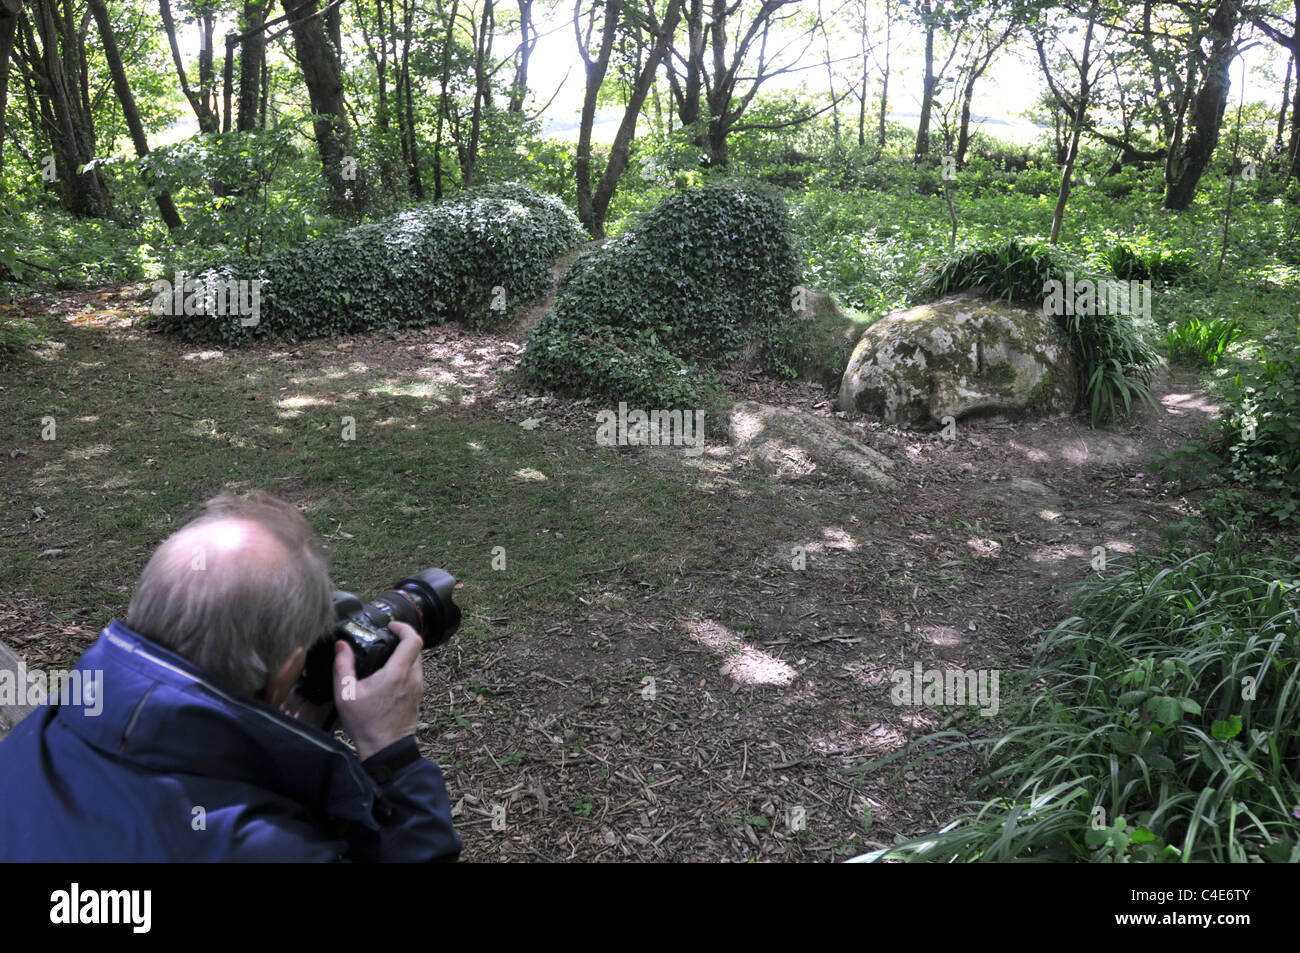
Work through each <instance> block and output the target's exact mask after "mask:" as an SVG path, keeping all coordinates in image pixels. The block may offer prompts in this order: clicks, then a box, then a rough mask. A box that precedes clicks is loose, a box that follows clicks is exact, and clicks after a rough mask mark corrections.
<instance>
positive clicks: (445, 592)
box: [375, 569, 460, 649]
mask: <svg viewBox="0 0 1300 953" xmlns="http://www.w3.org/2000/svg"><path fill="white" fill-rule="evenodd" d="M455 588H456V580H455V578H454V577H453V576H452V575H451V574H450V573H447V572H444V571H443V570H441V569H426V570H424V571H423V572H417V573H415V574H414V575H411V576H407V577H406V578H405V579H399V580H398V581H397V583H396V585H394V586H393V588H392V589H390V590H389V591H388V592H386V593H384V594H383V595H382V596H380V597H379V599H377V600H375V601H376V602H379V601H383V602H384V604H385V605H386V606H390V607H391V608H390V617H391V618H393V619H396V620H397V621H398V622H405V623H406V624H407V625H409V626H411V628H413V629H415V631H416V632H419V633H420V637H421V638H422V639H424V647H425V648H428V649H431V648H434V647H436V646H439V645H442V643H444V642H446V641H447V640H448V639H449V638H451V637H452V635H453V634H454V633H455V632H456V630H457V629H458V628H460V607H459V606H457V605H456V603H455V602H453V601H452V598H451V595H452V592H453V591H454V590H455ZM392 596H397V598H390V597H392Z"/></svg>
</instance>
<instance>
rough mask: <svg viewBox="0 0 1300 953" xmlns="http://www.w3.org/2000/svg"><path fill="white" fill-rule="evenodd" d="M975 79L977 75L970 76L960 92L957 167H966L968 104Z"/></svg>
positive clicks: (973, 90)
mask: <svg viewBox="0 0 1300 953" xmlns="http://www.w3.org/2000/svg"><path fill="white" fill-rule="evenodd" d="M977 79H979V76H978V75H975V76H972V77H971V78H970V79H969V80H968V81H967V83H966V88H965V89H963V90H962V94H961V122H960V124H959V125H958V128H957V154H956V156H955V157H954V158H955V159H956V165H957V168H959V169H964V168H966V150H967V149H969V148H970V104H971V100H972V99H974V97H975V81H976V80H977Z"/></svg>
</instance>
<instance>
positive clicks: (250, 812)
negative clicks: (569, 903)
mask: <svg viewBox="0 0 1300 953" xmlns="http://www.w3.org/2000/svg"><path fill="white" fill-rule="evenodd" d="M77 668H79V669H82V670H83V671H86V672H96V671H98V672H102V673H103V674H102V677H100V680H99V682H98V686H99V690H100V694H101V695H102V705H101V702H100V700H99V699H93V700H92V699H85V700H84V703H83V704H72V705H66V704H65V705H62V706H55V705H51V706H49V707H42V708H38V709H37V710H36V711H34V712H33V713H32V714H31V715H29V716H28V717H27V718H26V719H24V720H23V721H22V722H20V723H19V724H18V725H17V726H16V727H15V728H14V730H13V731H12V732H11V733H10V735H9V736H8V737H7V738H5V740H4V741H0V861H15V860H46V861H125V860H132V861H140V860H144V861H171V860H235V861H247V860H266V861H322V860H377V861H390V860H391V861H431V860H454V859H456V856H457V855H458V854H459V853H460V848H461V843H460V838H459V837H458V836H457V834H456V831H455V829H454V828H453V826H452V822H451V809H450V805H449V803H448V798H447V789H446V787H445V785H444V784H443V779H442V771H441V770H440V769H439V768H438V766H437V765H436V764H433V763H432V762H430V761H427V760H425V759H424V758H422V757H420V755H419V751H418V749H417V748H416V745H415V739H414V738H413V737H408V738H405V739H403V740H402V741H399V742H397V743H396V744H394V745H391V746H389V747H388V748H386V749H385V750H384V751H381V752H379V753H378V754H376V755H374V756H373V757H371V758H369V759H367V761H366V762H365V763H364V765H363V764H362V763H361V762H360V761H358V760H357V757H356V755H355V754H354V753H353V752H352V750H351V749H349V748H348V747H347V746H346V745H344V744H341V743H340V742H338V741H336V740H334V739H333V738H331V737H330V736H328V735H326V734H325V733H324V732H322V731H319V730H317V729H316V728H313V727H311V726H309V725H305V724H303V723H301V722H299V721H296V720H294V719H292V718H289V717H287V716H285V715H282V714H280V713H279V712H278V711H275V710H273V709H271V708H270V707H269V706H267V705H264V704H262V703H261V702H258V701H256V700H254V699H251V698H248V697H245V696H242V695H240V694H238V693H236V692H234V691H232V690H231V689H230V688H229V687H227V686H224V685H222V684H221V683H220V682H219V681H217V680H216V679H214V678H212V677H211V676H209V675H207V674H205V673H204V672H202V671H200V670H199V669H197V668H195V667H194V666H193V665H191V664H190V663H189V662H187V661H185V660H184V659H182V658H181V657H180V656H178V655H176V654H174V653H172V652H169V651H167V650H166V649H163V648H161V647H160V646H158V645H156V644H154V643H153V642H150V641H148V640H147V639H145V638H143V637H142V636H140V635H138V634H136V633H135V632H133V631H131V630H130V629H128V628H127V627H126V626H124V625H122V624H121V623H119V622H116V621H114V622H111V623H110V624H109V626H108V627H107V628H106V629H105V630H104V631H103V632H102V633H101V634H100V637H99V639H98V640H97V641H96V642H95V644H94V645H92V646H91V647H90V649H89V650H88V651H87V652H86V654H85V655H83V656H82V657H81V660H80V661H79V662H78V664H77ZM82 678H83V683H84V681H86V680H88V679H86V676H82ZM77 701H82V700H80V699H79V700H77ZM97 708H101V709H102V710H99V711H98V713H97V714H96V713H95V711H96V709H97Z"/></svg>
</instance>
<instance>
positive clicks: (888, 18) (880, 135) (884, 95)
mask: <svg viewBox="0 0 1300 953" xmlns="http://www.w3.org/2000/svg"><path fill="white" fill-rule="evenodd" d="M891 7H892V4H891V3H890V0H885V68H884V69H883V70H882V71H881V73H882V75H881V78H880V128H879V129H878V130H877V132H876V141H877V143H878V144H879V145H880V148H881V149H884V148H885V114H886V111H887V110H888V108H889V46H890V39H891V36H890V34H891V33H892V32H893V11H892V10H891Z"/></svg>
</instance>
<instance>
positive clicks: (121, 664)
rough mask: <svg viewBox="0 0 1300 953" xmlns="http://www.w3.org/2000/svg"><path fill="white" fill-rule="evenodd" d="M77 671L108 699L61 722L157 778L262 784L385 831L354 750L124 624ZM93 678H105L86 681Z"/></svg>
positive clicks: (115, 625)
mask: <svg viewBox="0 0 1300 953" xmlns="http://www.w3.org/2000/svg"><path fill="white" fill-rule="evenodd" d="M77 669H79V670H82V671H83V676H82V679H83V683H86V682H89V683H91V684H95V685H96V686H97V688H98V689H99V691H100V693H101V695H102V699H95V700H93V703H90V700H87V702H88V703H86V704H81V705H75V706H74V705H64V706H62V707H61V708H60V710H59V714H58V718H59V720H60V721H61V722H62V723H63V724H64V725H65V726H66V727H67V728H68V729H69V730H71V731H72V732H74V733H75V734H77V735H79V736H80V737H81V738H83V739H84V740H85V741H86V742H87V743H88V744H90V745H92V746H93V747H95V748H97V749H98V750H100V751H102V752H104V753H106V754H108V755H110V756H112V757H114V758H116V759H118V760H121V761H127V762H130V763H133V764H136V765H139V766H140V767H142V768H145V769H147V770H151V771H158V772H161V773H167V774H175V775H191V776H198V777H205V778H217V779H222V780H227V781H235V782H242V783H246V784H254V785H256V786H258V787H261V788H265V789H267V790H271V791H274V792H275V793H277V794H281V795H283V796H285V797H288V798H291V799H293V800H295V801H298V802H299V803H302V804H307V805H311V806H314V807H316V808H318V809H319V810H321V811H323V812H324V813H325V814H327V815H329V816H331V817H336V818H341V819H344V820H352V821H358V822H361V823H363V824H365V825H366V826H368V827H376V826H377V825H376V824H375V821H374V819H373V817H372V813H371V812H372V810H373V806H374V800H375V797H376V796H377V794H378V789H377V787H376V785H375V783H374V782H373V781H372V780H371V779H370V778H369V776H368V775H366V773H365V770H364V769H363V768H362V767H361V764H360V762H359V761H358V760H357V758H356V755H355V754H354V753H353V752H352V750H351V749H350V748H348V747H347V746H345V745H343V744H342V743H341V742H339V741H336V740H335V739H334V738H332V737H330V736H329V735H326V734H325V733H324V732H323V731H320V730H318V729H316V728H313V727H312V726H310V725H307V724H303V723H301V722H299V721H297V720H295V719H293V718H290V717H288V716H287V715H283V714H281V713H280V712H278V711H276V710H275V709H273V708H271V707H270V706H268V705H265V704H263V703H262V702H260V701H257V700H256V699H253V698H249V697H248V696H246V695H242V694H240V693H239V692H236V691H235V690H234V689H232V688H230V687H229V686H228V685H226V684H224V683H223V682H221V681H220V680H219V679H216V678H214V677H212V676H211V675H208V674H207V673H205V672H203V671H201V670H200V669H198V668H197V667H195V666H194V665H193V664H191V663H190V662H188V661H186V660H185V659H184V658H182V657H180V656H179V655H176V654H175V653H174V652H170V651H168V650H167V649H164V648H162V647H161V646H159V645H157V644H155V643H154V642H151V641H149V640H148V639H146V638H145V637H144V636H142V635H140V634H138V633H136V632H134V631H132V630H131V629H129V628H127V627H126V626H125V625H123V624H122V623H120V622H118V621H117V620H113V621H112V622H110V623H109V624H108V626H107V627H106V628H105V629H104V630H103V632H101V633H100V637H99V639H98V640H97V641H96V642H95V644H94V645H92V646H91V647H90V649H89V650H87V652H86V654H85V655H83V656H82V657H81V659H80V661H79V662H78V663H77ZM90 672H96V673H98V675H97V676H96V678H94V679H91V678H90V677H89V676H88V675H87V674H84V673H90ZM97 709H98V713H96V710H97Z"/></svg>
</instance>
